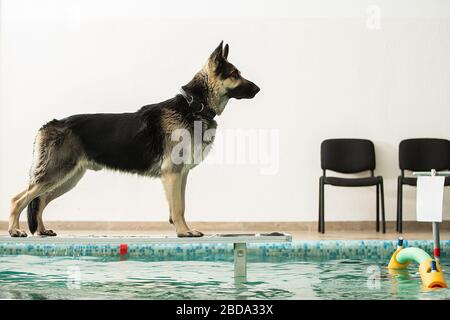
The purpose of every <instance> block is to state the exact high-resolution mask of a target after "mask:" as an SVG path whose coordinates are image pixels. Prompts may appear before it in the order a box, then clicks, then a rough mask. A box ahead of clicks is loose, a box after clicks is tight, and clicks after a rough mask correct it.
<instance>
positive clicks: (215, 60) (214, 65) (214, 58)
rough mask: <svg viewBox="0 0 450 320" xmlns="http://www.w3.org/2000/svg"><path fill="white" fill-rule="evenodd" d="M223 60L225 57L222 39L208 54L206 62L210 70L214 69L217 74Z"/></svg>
mask: <svg viewBox="0 0 450 320" xmlns="http://www.w3.org/2000/svg"><path fill="white" fill-rule="evenodd" d="M224 62H225V58H224V57H223V40H222V41H221V42H220V44H219V46H218V47H217V48H216V49H215V50H214V51H213V52H212V53H211V55H210V56H209V61H208V63H209V66H210V68H211V70H213V71H215V72H216V73H217V74H218V73H220V70H221V68H222V66H223V65H224Z"/></svg>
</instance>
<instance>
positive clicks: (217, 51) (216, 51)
mask: <svg viewBox="0 0 450 320" xmlns="http://www.w3.org/2000/svg"><path fill="white" fill-rule="evenodd" d="M222 56H223V40H222V41H221V42H220V44H219V46H218V47H217V48H216V49H214V51H213V52H212V53H211V55H210V56H209V59H210V60H214V59H217V58H221V57H222Z"/></svg>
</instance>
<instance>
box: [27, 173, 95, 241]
mask: <svg viewBox="0 0 450 320" xmlns="http://www.w3.org/2000/svg"><path fill="white" fill-rule="evenodd" d="M85 172H86V169H84V168H80V169H78V170H76V172H74V173H73V174H72V175H71V176H70V178H68V179H67V180H66V181H65V182H64V183H63V184H61V185H59V186H58V187H56V188H55V189H53V190H51V191H50V192H48V193H46V194H43V195H42V196H40V197H39V198H36V199H34V200H33V201H36V207H35V208H33V206H32V203H31V204H30V205H29V206H28V224H29V226H30V231H31V233H34V232H35V231H36V230H37V232H38V235H41V236H56V233H55V232H54V231H53V230H49V229H46V228H45V226H44V221H43V219H42V214H43V212H44V209H45V208H46V207H47V205H48V204H49V203H50V202H51V201H53V200H55V199H56V198H58V197H60V196H62V195H63V194H65V193H67V192H69V191H70V190H72V189H73V188H74V187H75V186H76V185H77V183H78V182H79V181H80V180H81V178H82V177H83V175H84V173H85ZM30 220H32V222H31V223H30Z"/></svg>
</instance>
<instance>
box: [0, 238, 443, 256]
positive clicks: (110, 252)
mask: <svg viewBox="0 0 450 320" xmlns="http://www.w3.org/2000/svg"><path fill="white" fill-rule="evenodd" d="M405 244H406V246H408V247H412V246H414V247H419V248H422V249H424V250H425V251H427V252H429V253H430V254H431V253H432V252H433V242H432V241H431V240H409V241H407V240H405ZM395 247H396V240H324V241H317V240H311V241H293V242H290V243H259V244H248V252H247V253H248V257H249V259H251V260H257V261H261V260H262V261H264V260H268V259H285V260H298V259H352V258H365V259H388V258H389V257H390V256H391V255H392V253H393V252H394V250H395ZM127 249H128V250H127V254H126V256H127V257H129V258H146V259H152V260H180V259H181V260H205V259H208V260H229V259H233V245H232V244H221V243H190V244H130V245H128V248H127ZM19 254H26V255H37V256H68V257H79V256H83V257H84V256H96V257H119V256H121V254H120V246H119V245H109V244H96V245H80V244H46V243H21V244H14V243H2V242H0V256H5V255H19ZM441 256H442V258H444V259H446V258H448V257H450V240H445V241H442V242H441Z"/></svg>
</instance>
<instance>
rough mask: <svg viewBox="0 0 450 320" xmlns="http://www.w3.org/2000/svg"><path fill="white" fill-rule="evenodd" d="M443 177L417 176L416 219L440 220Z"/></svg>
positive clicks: (426, 220)
mask: <svg viewBox="0 0 450 320" xmlns="http://www.w3.org/2000/svg"><path fill="white" fill-rule="evenodd" d="M444 180H445V177H427V176H425V177H423V176H421V177H418V178H417V221H425V222H442V205H443V199H444Z"/></svg>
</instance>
